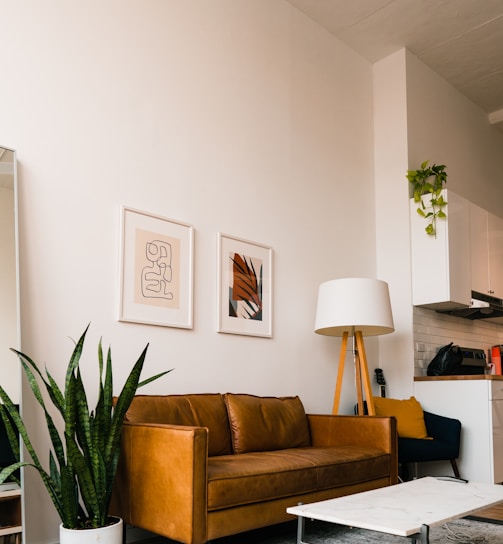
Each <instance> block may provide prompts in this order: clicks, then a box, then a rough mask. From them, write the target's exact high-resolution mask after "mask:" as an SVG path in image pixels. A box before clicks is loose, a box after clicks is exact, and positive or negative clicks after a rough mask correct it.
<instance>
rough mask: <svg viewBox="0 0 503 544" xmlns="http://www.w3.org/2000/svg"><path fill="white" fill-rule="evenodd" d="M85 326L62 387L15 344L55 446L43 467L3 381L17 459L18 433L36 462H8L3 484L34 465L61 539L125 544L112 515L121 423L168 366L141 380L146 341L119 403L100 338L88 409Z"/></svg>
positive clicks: (0, 409) (3, 408)
mask: <svg viewBox="0 0 503 544" xmlns="http://www.w3.org/2000/svg"><path fill="white" fill-rule="evenodd" d="M88 329H89V325H88V326H87V328H86V330H85V331H84V333H83V334H82V336H81V337H80V339H79V341H78V342H77V343H76V345H75V348H74V350H73V353H72V355H71V357H70V360H69V363H68V366H67V369H66V377H65V385H64V389H63V390H62V389H60V387H59V386H58V385H57V383H56V382H55V380H54V379H53V377H52V376H51V374H50V373H49V371H48V370H47V369H46V371H45V374H46V376H44V375H43V374H42V372H41V371H40V369H39V367H38V366H37V365H36V364H35V362H34V361H33V360H32V359H30V357H28V356H27V355H25V354H24V353H21V352H19V351H17V350H14V349H13V350H12V351H14V352H15V353H17V355H18V357H19V360H20V362H21V365H22V367H23V370H24V372H25V375H26V378H27V380H28V384H29V385H30V388H31V391H32V393H33V395H34V396H35V399H36V400H37V402H38V403H39V405H40V406H41V408H42V410H43V411H44V414H45V420H46V424H47V430H48V432H49V436H50V439H51V444H52V450H51V451H49V470H46V469H44V467H43V465H42V463H41V461H40V458H39V456H38V454H37V452H36V451H35V449H34V447H33V445H32V442H31V440H30V437H29V436H28V432H27V430H26V427H25V424H24V422H23V419H22V418H21V416H20V414H19V412H18V411H17V410H16V407H15V405H14V404H13V402H12V401H11V399H10V398H9V396H8V395H7V393H6V392H5V390H4V389H3V388H2V387H0V399H1V401H2V402H3V404H0V414H1V416H2V419H3V421H4V424H5V426H6V428H7V432H8V436H9V441H10V443H11V446H12V448H13V450H14V452H15V454H16V456H17V458H18V459H19V437H20V438H21V440H22V441H23V443H24V445H25V447H26V450H27V452H28V454H29V455H30V457H31V462H30V461H19V462H16V463H14V464H12V465H10V466H9V467H6V468H4V469H3V470H2V471H1V472H0V483H2V482H4V481H5V480H6V479H7V478H9V477H10V476H11V475H12V474H13V473H14V472H15V471H16V470H18V469H19V468H20V467H23V466H26V467H33V468H35V469H36V470H37V471H38V473H39V475H40V477H41V478H42V481H43V483H44V485H45V488H46V489H47V492H48V493H49V497H50V498H51V500H52V502H53V504H54V506H55V508H56V510H57V512H58V514H59V516H60V518H61V525H60V543H61V544H65V543H70V542H82V543H84V542H86V543H90V542H95V541H96V542H98V541H99V542H102V543H103V544H105V543H110V544H112V543H113V544H115V543H117V544H121V542H122V531H123V528H122V520H120V519H118V518H111V517H110V516H109V514H108V509H109V505H110V498H111V494H112V487H113V483H114V479H115V475H116V471H117V463H118V460H119V452H120V437H121V429H122V422H123V419H124V416H125V414H126V411H127V410H128V408H129V406H130V404H131V402H132V400H133V398H134V396H135V394H136V391H137V389H138V388H139V387H141V386H143V385H145V384H147V383H150V382H152V381H153V380H156V379H158V378H160V377H161V376H163V375H165V374H167V373H168V372H170V371H169V370H168V371H166V372H161V373H160V374H157V375H155V376H152V377H151V378H148V379H146V380H144V381H142V382H140V374H141V371H142V368H143V363H144V361H145V357H146V353H147V349H148V344H147V346H146V347H145V349H144V350H143V352H142V353H141V355H140V357H139V359H138V360H137V361H136V363H135V365H134V366H133V368H132V370H131V372H130V374H129V376H128V378H127V380H126V382H125V384H124V386H123V388H122V391H121V393H120V394H119V396H118V398H117V400H116V402H115V403H114V402H113V391H112V390H113V379H112V356H111V350H110V348H108V351H107V357H106V361H104V357H103V349H102V343H101V340H100V341H99V345H98V366H99V393H98V399H97V402H96V406H95V407H94V409H93V410H91V411H90V410H89V406H88V401H87V395H86V391H85V388H84V384H83V382H82V378H81V373H80V369H79V361H80V357H81V354H82V351H83V347H84V341H85V337H86V334H87V331H88ZM42 384H43V385H42ZM43 389H45V390H46V392H47V394H48V396H49V399H50V401H51V403H52V405H53V406H54V407H55V408H56V409H57V411H58V412H59V414H60V415H61V418H62V421H63V424H64V429H63V430H62V431H61V432H60V431H59V430H58V427H57V424H56V422H55V421H54V420H53V418H52V416H51V414H50V413H49V410H48V407H47V405H46V402H45V401H44V397H43V395H42V390H43ZM90 531H91V532H92V534H91V532H90ZM96 532H100V533H101V532H104V533H105V534H107V533H111V535H113V536H111V539H108V536H107V537H105V536H102V535H101V534H100V535H99V536H96V535H95V533H96ZM105 538H107V539H106V540H105Z"/></svg>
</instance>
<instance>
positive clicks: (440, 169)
mask: <svg viewBox="0 0 503 544" xmlns="http://www.w3.org/2000/svg"><path fill="white" fill-rule="evenodd" d="M429 162H430V161H424V162H423V163H421V168H419V169H418V170H407V179H408V180H409V182H410V183H412V185H413V191H414V192H413V197H414V202H415V203H417V204H419V206H418V207H417V213H418V214H419V215H420V216H421V217H424V218H425V219H427V220H428V224H427V225H426V227H425V229H424V230H425V231H426V234H428V235H430V236H436V234H437V219H445V218H446V217H447V214H446V213H445V212H444V211H443V208H444V207H445V206H446V205H447V201H446V200H445V199H444V197H443V195H442V189H443V186H444V184H445V183H447V172H446V171H445V168H446V166H445V164H440V165H437V164H432V165H431V166H428V164H429ZM424 195H431V197H430V199H429V200H428V199H424V198H422V197H423V196H424Z"/></svg>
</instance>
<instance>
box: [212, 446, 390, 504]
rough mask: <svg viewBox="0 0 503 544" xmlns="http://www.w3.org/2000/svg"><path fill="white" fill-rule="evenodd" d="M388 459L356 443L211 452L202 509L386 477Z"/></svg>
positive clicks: (387, 473) (379, 452)
mask: <svg viewBox="0 0 503 544" xmlns="http://www.w3.org/2000/svg"><path fill="white" fill-rule="evenodd" d="M390 463H391V458H390V455H389V454H387V453H383V451H382V450H378V449H374V448H363V447H359V446H329V447H307V448H292V449H288V450H279V451H267V452H257V453H244V454H242V455H224V456H217V457H212V458H211V459H209V461H208V510H219V509H222V508H229V507H233V506H238V505H242V504H250V503H254V502H262V501H267V500H271V499H277V498H281V497H289V496H294V495H299V494H302V493H309V492H313V491H320V490H325V489H332V488H335V487H340V486H346V485H352V484H358V483H362V482H366V481H372V480H375V479H378V478H386V477H388V476H389V471H390ZM243 489H246V493H243Z"/></svg>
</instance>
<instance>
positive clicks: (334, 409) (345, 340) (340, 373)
mask: <svg viewBox="0 0 503 544" xmlns="http://www.w3.org/2000/svg"><path fill="white" fill-rule="evenodd" d="M347 346H348V333H347V332H344V333H343V334H342V342H341V352H340V355H339V368H338V370H337V383H336V385H335V394H334V405H333V407H332V414H334V415H337V414H338V413H339V403H340V401H341V391H342V378H343V376H344V362H345V361H346V350H347Z"/></svg>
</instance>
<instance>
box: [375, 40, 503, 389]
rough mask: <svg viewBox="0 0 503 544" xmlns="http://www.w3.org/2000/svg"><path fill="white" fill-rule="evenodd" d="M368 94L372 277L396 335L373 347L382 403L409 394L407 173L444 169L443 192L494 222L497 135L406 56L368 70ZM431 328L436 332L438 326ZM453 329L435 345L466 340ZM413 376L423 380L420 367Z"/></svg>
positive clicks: (499, 163) (501, 138)
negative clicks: (387, 302) (381, 285)
mask: <svg viewBox="0 0 503 544" xmlns="http://www.w3.org/2000/svg"><path fill="white" fill-rule="evenodd" d="M374 89H375V91H374V108H375V109H374V119H375V154H376V157H375V165H376V174H375V175H376V178H375V183H376V240H377V246H376V247H377V273H378V275H380V276H382V277H383V279H386V280H387V281H388V282H389V284H390V294H391V298H392V305H393V314H394V318H395V328H396V331H395V333H394V334H392V335H389V336H386V337H383V338H382V339H381V340H380V344H379V358H380V361H381V366H382V367H383V369H384V373H385V376H386V378H387V382H388V384H389V386H388V390H389V395H390V396H394V397H402V398H403V397H407V396H409V395H411V394H413V377H414V365H413V363H412V361H413V360H414V323H413V312H412V289H411V268H410V250H409V210H408V206H409V204H408V195H409V182H408V181H407V179H406V177H405V175H406V171H407V169H415V168H417V167H418V166H419V165H420V164H421V163H422V162H423V161H424V160H427V159H428V160H430V161H431V163H437V164H446V165H447V174H448V182H447V186H448V188H450V189H452V190H453V191H455V192H456V193H458V194H460V195H462V196H464V197H466V198H467V199H469V200H472V201H473V202H475V203H477V204H479V205H480V206H482V207H484V208H485V209H488V210H490V211H492V212H493V213H495V214H497V215H500V216H501V215H502V213H503V212H502V211H501V202H503V183H502V177H503V174H502V172H503V153H501V149H502V147H503V134H502V133H501V132H499V131H497V130H496V129H495V128H494V127H491V126H490V125H489V123H488V120H487V115H486V114H485V113H484V112H483V111H482V110H480V109H479V108H478V107H476V106H475V105H474V104H473V103H472V102H470V101H469V100H468V99H466V98H465V97H464V96H463V95H461V94H460V93H459V92H458V91H456V90H455V89H454V88H453V87H452V86H451V85H449V84H448V83H447V82H446V81H445V80H443V79H442V78H441V77H439V76H438V74H436V73H435V72H433V71H432V70H430V69H429V68H428V67H427V66H426V65H424V64H423V63H422V62H421V61H420V60H419V59H418V58H417V57H415V56H414V55H413V54H412V53H410V51H407V50H405V49H402V50H400V51H398V52H397V53H395V54H393V55H390V56H389V57H387V58H385V59H383V60H382V61H380V62H378V63H376V64H375V65H374ZM467 266H469V259H467ZM431 280H432V281H435V278H434V277H432V279H431ZM430 321H431V323H432V326H437V327H438V320H433V319H431V318H430ZM456 321H457V329H456V333H455V334H454V335H453V333H452V330H449V326H448V325H447V326H446V327H445V329H446V330H445V331H443V330H442V329H440V330H437V331H436V332H437V334H436V337H437V338H440V337H444V338H446V337H448V336H449V335H452V336H453V340H456V339H464V340H468V339H469V338H470V337H471V336H470V335H473V327H474V325H473V324H472V323H471V322H469V321H466V323H463V321H462V320H460V319H457V320H456ZM440 323H443V322H442V321H441V322H440ZM418 327H420V325H419V324H418ZM488 330H489V331H491V330H492V331H494V334H493V335H491V334H490V333H487V334H486V335H485V336H484V338H485V339H486V341H487V345H486V347H489V346H490V345H492V344H498V343H499V339H500V333H499V331H498V330H497V329H496V328H494V327H492V328H491V327H489V328H488ZM422 340H424V339H423V338H422ZM444 343H447V342H444ZM466 347H479V345H469V346H466ZM416 356H417V354H416ZM416 373H417V374H418V375H419V374H422V370H421V369H420V368H419V366H418V368H417V369H416Z"/></svg>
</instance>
